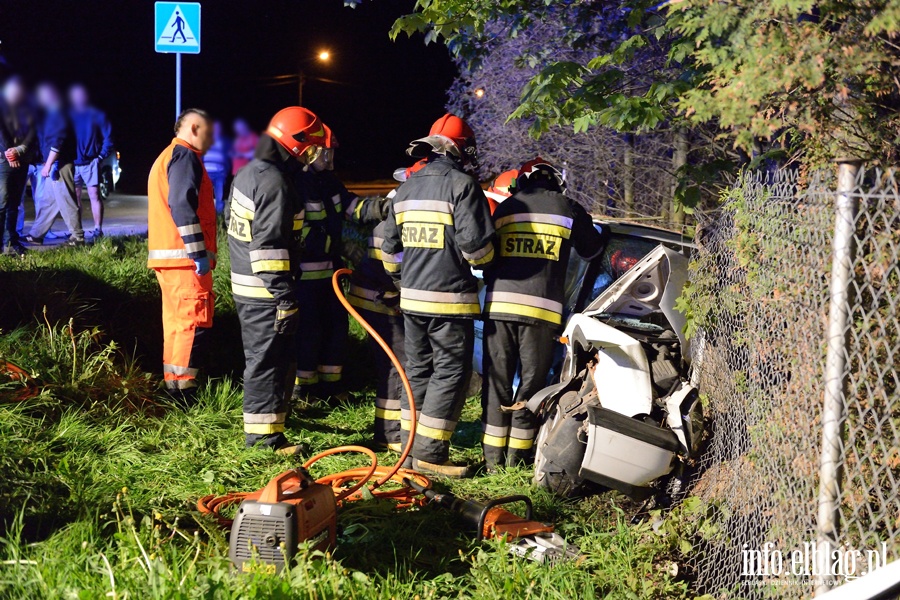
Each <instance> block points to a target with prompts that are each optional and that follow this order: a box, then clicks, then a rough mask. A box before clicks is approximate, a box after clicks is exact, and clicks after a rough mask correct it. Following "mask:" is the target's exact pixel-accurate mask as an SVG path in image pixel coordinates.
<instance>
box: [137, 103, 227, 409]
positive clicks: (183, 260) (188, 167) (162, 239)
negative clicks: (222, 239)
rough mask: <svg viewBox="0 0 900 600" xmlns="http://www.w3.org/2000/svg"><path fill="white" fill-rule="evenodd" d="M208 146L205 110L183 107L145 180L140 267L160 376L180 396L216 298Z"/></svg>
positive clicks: (192, 383) (187, 389) (194, 370)
mask: <svg viewBox="0 0 900 600" xmlns="http://www.w3.org/2000/svg"><path fill="white" fill-rule="evenodd" d="M211 144H212V125H211V123H210V119H209V115H207V114H206V113H205V112H204V111H202V110H198V109H195V108H191V109H188V110H186V111H184V112H183V113H181V115H179V116H178V120H177V121H176V123H175V139H173V140H172V143H170V144H169V146H168V147H167V148H166V149H165V150H163V152H162V154H160V155H159V157H158V158H157V159H156V162H154V163H153V167H152V168H151V169H150V178H149V181H148V182H147V192H148V193H147V196H148V203H147V204H148V206H147V208H148V211H147V212H148V215H147V227H148V231H147V242H148V247H149V253H148V257H147V267H149V268H151V269H153V270H154V272H155V273H156V279H157V281H158V282H159V289H160V292H161V293H162V317H163V379H164V380H165V384H166V389H167V390H169V392H170V393H172V394H173V395H175V396H177V397H181V398H183V399H190V398H191V397H192V396H193V394H194V393H195V390H196V387H197V374H198V372H199V366H200V364H201V362H202V360H203V358H204V357H203V354H204V348H203V346H204V345H205V344H204V342H205V340H206V339H207V337H208V335H209V329H210V328H211V327H212V321H213V305H214V303H215V302H214V295H213V289H212V287H213V284H212V270H213V269H214V268H215V266H216V208H215V203H214V201H213V191H212V183H211V182H210V179H209V176H208V175H207V174H206V169H205V168H204V167H203V160H202V156H203V153H204V152H206V151H207V150H208V149H209V147H210V145H211Z"/></svg>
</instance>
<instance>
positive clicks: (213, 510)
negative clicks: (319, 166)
mask: <svg viewBox="0 0 900 600" xmlns="http://www.w3.org/2000/svg"><path fill="white" fill-rule="evenodd" d="M352 273H353V271H351V270H350V269H338V270H337V271H335V273H334V275H333V276H332V277H331V285H332V287H333V288H334V293H335V294H336V295H337V297H338V300H340V302H341V304H342V305H343V306H344V308H345V309H347V312H349V313H350V315H351V316H352V317H353V318H354V319H356V321H357V322H358V323H359V324H360V325H362V326H363V329H365V330H366V331H367V332H368V334H369V335H370V336H372V339H373V340H375V341H376V342H378V345H379V346H381V349H382V350H384V352H385V354H387V356H388V358H390V359H391V363H392V364H393V365H394V368H396V369H397V373H399V375H400V379H401V380H402V381H403V389H404V390H406V397H407V398H409V415H410V416H409V420H410V431H409V438H408V439H407V441H406V446H405V447H404V448H403V452H402V453H401V454H400V458H398V459H397V462H396V463H395V464H394V465H393V466H391V467H384V466H380V465H379V464H378V457H377V456H376V455H375V452H373V451H372V450H371V449H369V448H366V447H364V446H338V447H336V448H330V449H328V450H325V451H323V452H319V453H318V454H316V455H315V456H313V457H312V458H310V459H309V460H307V461H306V462H305V463H303V467H304V468H305V469H309V468H310V467H312V466H313V465H314V464H315V463H317V462H318V461H320V460H322V459H323V458H325V457H326V456H333V455H335V454H345V453H348V452H355V453H359V454H365V455H366V456H368V457H369V459H370V460H371V461H372V464H371V465H369V466H368V467H360V468H357V469H348V470H346V471H341V472H339V473H332V474H330V475H324V476H322V477H320V478H319V479H317V480H316V482H317V483H321V484H323V485H330V486H331V488H332V489H333V490H334V496H335V500H336V501H337V502H338V504H340V503H342V502H352V501H354V500H359V499H360V498H362V497H363V492H362V488H363V486H365V485H366V484H367V483H369V482H370V481H371V480H372V479H373V478H376V477H377V479H376V480H375V482H374V483H372V484H371V485H370V486H369V488H368V490H369V493H370V494H371V495H373V496H375V497H377V498H384V499H390V500H395V501H396V502H397V506H398V507H399V508H405V507H409V506H413V505H416V504H422V503H424V501H425V497H424V496H422V495H420V493H419V492H418V491H416V490H415V489H413V488H411V487H409V486H407V485H406V484H405V483H404V482H403V480H404V479H407V478H408V479H410V480H412V481H414V482H415V483H416V484H417V485H418V486H421V487H425V488H430V487H431V481H430V480H429V479H428V478H427V477H425V476H424V475H422V474H420V473H417V472H415V471H412V470H410V469H404V468H403V466H402V465H403V462H404V461H405V460H406V458H407V457H408V456H409V453H410V451H411V450H412V445H413V440H414V439H415V436H416V422H417V415H416V404H415V400H414V399H413V395H412V388H411V387H410V385H409V379H407V378H406V371H404V370H403V365H402V364H400V360H399V359H398V358H397V355H396V354H394V352H393V350H391V347H390V346H389V345H388V344H387V342H385V341H384V338H382V337H381V336H380V335H378V332H377V331H375V329H374V328H373V327H372V326H371V325H370V324H369V323H368V321H366V320H365V319H364V318H363V317H362V315H360V314H359V312H357V310H356V309H355V308H354V307H353V306H352V305H351V304H350V302H348V301H347V298H346V297H345V296H344V291H343V289H342V288H341V278H342V277H344V276H349V275H350V274H352ZM388 482H394V483H396V484H399V485H400V487H397V488H392V489H387V490H381V489H379V488H380V487H381V486H383V485H384V484H386V483H388ZM348 486H349V487H348ZM261 492H262V490H257V491H255V492H233V493H230V494H226V495H224V496H215V495H210V496H204V497H203V498H200V500H198V501H197V510H199V511H200V512H201V513H202V514H211V515H213V516H214V517H215V519H216V520H217V521H218V522H219V523H220V524H221V525H222V526H224V527H231V523H232V520H231V519H229V518H227V517H225V516H223V515H222V514H221V512H220V511H221V510H222V509H223V508H225V507H227V506H230V505H232V504H236V503H238V502H241V501H243V500H255V499H257V498H259V495H260V493H261Z"/></svg>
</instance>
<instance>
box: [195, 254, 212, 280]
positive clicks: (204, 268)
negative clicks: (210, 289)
mask: <svg viewBox="0 0 900 600" xmlns="http://www.w3.org/2000/svg"><path fill="white" fill-rule="evenodd" d="M194 264H195V265H196V266H197V275H200V276H201V277H202V276H203V275H206V274H207V273H209V258H207V257H205V256H204V257H203V258H195V259H194Z"/></svg>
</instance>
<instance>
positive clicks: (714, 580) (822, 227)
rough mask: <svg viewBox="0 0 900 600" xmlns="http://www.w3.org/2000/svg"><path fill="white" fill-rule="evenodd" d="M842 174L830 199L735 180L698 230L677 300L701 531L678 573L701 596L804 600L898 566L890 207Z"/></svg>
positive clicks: (869, 179)
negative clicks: (702, 402)
mask: <svg viewBox="0 0 900 600" xmlns="http://www.w3.org/2000/svg"><path fill="white" fill-rule="evenodd" d="M842 174H843V177H842V178H841V179H842V180H843V181H844V182H846V183H845V186H846V188H847V189H845V190H844V191H845V192H846V193H844V194H838V193H837V190H838V180H837V179H836V178H835V177H834V176H832V175H829V174H819V175H812V176H801V175H800V174H798V173H797V172H796V171H790V170H785V171H779V172H776V173H760V172H755V173H748V174H745V175H744V176H743V177H742V178H741V180H740V182H739V183H738V185H736V186H735V187H734V188H732V189H731V190H729V191H728V192H727V194H726V197H725V198H724V203H723V206H722V210H721V211H720V212H718V213H717V214H716V216H715V218H708V219H706V220H703V221H702V222H701V224H700V231H699V233H698V241H699V246H700V249H699V251H698V253H697V255H696V257H695V260H694V261H693V264H692V274H691V286H690V289H689V292H688V295H689V299H690V305H691V308H692V311H693V313H694V314H693V318H694V323H695V325H696V326H697V327H698V332H697V333H696V335H697V336H698V337H699V338H700V339H701V340H702V343H699V344H695V347H696V348H699V349H700V350H699V352H700V353H701V356H699V357H698V361H697V364H699V365H700V367H699V377H700V381H701V386H702V387H701V389H702V390H703V393H704V394H705V396H706V407H707V411H708V415H707V416H708V428H709V430H710V431H711V436H710V439H709V447H708V450H707V452H706V454H705V457H704V459H703V461H702V464H701V468H700V472H699V474H698V477H697V479H696V481H695V483H694V485H693V493H694V494H696V495H698V496H700V497H701V498H703V499H704V500H706V501H707V502H708V503H709V507H710V510H709V512H708V518H709V521H710V526H708V527H706V528H704V531H705V534H704V537H703V538H701V539H699V540H698V543H697V555H696V559H695V564H694V565H693V566H694V568H695V572H696V573H697V579H698V586H699V588H700V589H701V591H704V592H707V593H711V594H713V595H714V596H715V597H721V598H748V599H756V598H803V597H809V596H810V595H811V594H812V593H813V591H814V589H815V587H816V584H817V582H818V584H819V585H820V588H821V589H822V590H824V589H827V585H829V584H830V583H837V584H839V583H840V582H842V581H844V580H845V579H846V578H845V577H842V576H841V575H846V574H850V575H851V576H853V575H860V574H862V572H863V571H865V570H866V569H867V564H866V562H867V560H870V559H871V560H876V561H879V562H880V561H882V560H884V558H886V559H887V560H893V559H894V558H897V549H898V544H900V535H898V534H900V397H898V385H897V384H898V372H900V324H898V323H900V321H898V311H897V308H898V306H897V305H898V302H900V270H898V265H897V263H898V257H900V194H898V190H897V185H896V182H895V180H894V177H893V175H892V174H891V173H883V172H880V171H860V172H859V173H858V174H856V171H855V169H851V170H850V171H847V168H845V169H844V171H842ZM840 202H843V203H844V204H843V205H841V204H840ZM841 206H843V208H844V212H843V213H841V214H838V213H836V207H837V208H840V207H841ZM856 207H858V210H856ZM847 209H853V210H850V211H849V212H848V210H847ZM848 215H849V216H848ZM841 219H844V220H845V221H846V223H845V225H846V227H843V225H842V221H841ZM848 219H849V220H848ZM836 222H837V223H838V227H837V228H836V227H835V223H836ZM842 227H843V231H844V232H845V233H846V235H844V236H843V238H842V234H841V232H842ZM836 235H837V238H836V237H835V236H836ZM842 239H844V241H846V242H848V243H846V244H844V245H843V246H841V240H842ZM835 249H837V254H835ZM835 257H837V258H835ZM844 259H846V261H845V262H843V263H842V262H841V260H844ZM841 265H842V266H843V268H844V269H846V275H847V277H846V278H844V279H841V277H839V275H840V272H841V268H840V267H841ZM848 279H849V286H847V285H846V283H847V280H848ZM833 281H836V282H837V284H833ZM842 281H843V283H841V282H842ZM842 286H845V287H847V289H846V290H845V293H844V294H841V293H840V291H841V290H840V289H838V288H840V287H842ZM836 292H837V293H836ZM831 300H834V302H833V304H834V306H830V301H831ZM840 314H844V315H845V317H846V318H845V319H844V320H843V321H841V319H840V318H836V316H835V315H838V317H839V316H840ZM830 324H831V325H832V326H833V327H834V329H833V330H832V331H831V332H830V337H829V325H830ZM829 340H831V343H832V346H833V347H832V352H831V353H830V356H829V352H828V347H829ZM826 358H827V359H828V360H827V362H828V365H829V368H830V369H831V371H830V372H829V373H826ZM826 375H828V376H827V377H826ZM829 381H830V382H831V385H830V386H829V384H828V382H829ZM826 393H828V394H829V395H828V396H826ZM829 400H830V405H829ZM829 406H830V407H831V408H830V410H831V412H830V413H827V412H826V413H823V408H827V407H829ZM823 415H824V417H825V418H823ZM826 423H828V424H827V425H826ZM827 432H830V434H831V437H830V438H829V437H827V436H826V438H825V440H824V442H823V433H827ZM830 449H832V450H833V452H832V451H830ZM832 466H833V467H835V468H833V469H832V468H831V467H832ZM820 472H821V473H823V474H825V475H824V478H822V479H821V481H822V482H824V483H825V485H822V486H820ZM828 498H831V499H832V500H833V505H830V504H828V501H827V500H828ZM829 514H831V515H834V518H833V519H830V520H829V519H828V518H827V516H828V515H829ZM823 549H825V550H831V549H835V550H837V551H838V557H840V558H841V559H842V560H844V561H845V564H842V565H839V566H840V570H839V571H840V572H839V576H837V577H833V576H831V575H830V574H828V573H823V567H824V566H825V564H826V561H824V560H822V557H823V556H826V555H824V554H823ZM857 550H858V551H860V552H861V554H860V555H858V556H857V555H855V554H854V551H857ZM867 551H868V552H869V554H866V552H867ZM872 552H878V553H877V554H874V555H873V554H871V553H872ZM885 554H886V557H885ZM853 557H855V558H854V561H855V562H856V563H857V564H855V565H854V566H855V570H851V569H850V566H851V565H850V560H851V558H853ZM848 572H849V573H848ZM817 575H818V576H820V577H819V578H818V580H817V577H816V576H817Z"/></svg>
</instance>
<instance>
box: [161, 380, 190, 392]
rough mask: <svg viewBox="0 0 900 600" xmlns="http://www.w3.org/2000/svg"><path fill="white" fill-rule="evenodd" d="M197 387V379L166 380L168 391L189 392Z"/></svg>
mask: <svg viewBox="0 0 900 600" xmlns="http://www.w3.org/2000/svg"><path fill="white" fill-rule="evenodd" d="M195 387H197V380H196V379H193V378H192V379H166V389H167V390H189V389H192V388H195Z"/></svg>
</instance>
